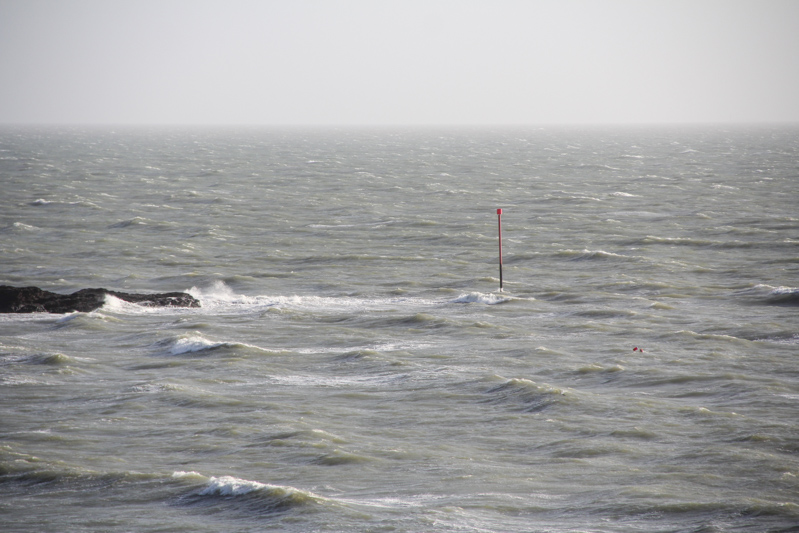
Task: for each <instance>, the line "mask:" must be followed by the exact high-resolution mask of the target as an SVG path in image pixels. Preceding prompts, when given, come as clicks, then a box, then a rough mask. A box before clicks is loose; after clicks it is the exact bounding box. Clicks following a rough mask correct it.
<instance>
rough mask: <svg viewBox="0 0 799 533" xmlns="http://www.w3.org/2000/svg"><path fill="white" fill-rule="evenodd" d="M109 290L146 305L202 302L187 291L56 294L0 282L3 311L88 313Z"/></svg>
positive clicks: (187, 305)
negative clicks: (0, 283)
mask: <svg viewBox="0 0 799 533" xmlns="http://www.w3.org/2000/svg"><path fill="white" fill-rule="evenodd" d="M107 294H110V295H111V296H115V297H116V298H119V299H120V300H125V301H126V302H131V303H135V304H139V305H143V306H146V307H200V302H199V301H197V299H195V298H194V297H193V296H191V295H190V294H186V293H185V292H166V293H159V294H130V293H127V292H117V291H109V290H108V289H81V290H79V291H77V292H73V293H72V294H57V293H54V292H50V291H44V290H42V289H40V288H38V287H10V286H8V285H0V313H72V312H74V311H81V312H84V313H88V312H89V311H94V310H95V309H97V308H99V307H102V305H103V304H104V303H105V296H106V295H107Z"/></svg>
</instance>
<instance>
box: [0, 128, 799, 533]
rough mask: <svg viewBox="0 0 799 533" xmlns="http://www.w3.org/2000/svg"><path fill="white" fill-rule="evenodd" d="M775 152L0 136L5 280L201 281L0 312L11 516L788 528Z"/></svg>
mask: <svg viewBox="0 0 799 533" xmlns="http://www.w3.org/2000/svg"><path fill="white" fill-rule="evenodd" d="M797 156H799V132H798V131H797V130H796V129H791V128H783V129H767V128H750V129H728V130H724V129H719V128H706V129H678V128H661V129H648V130H645V129H631V130H577V129H571V130H568V129H567V130H547V129H530V130H498V131H489V130H459V131H446V130H442V131H416V132H414V131H300V130H292V131H261V130H232V129H231V130H205V131H203V130H178V129H172V130H166V129H162V130H151V131H145V130H129V131H128V130H119V131H108V130H81V129H71V130H32V129H28V130H24V129H20V130H6V131H3V132H2V133H0V177H1V179H2V181H1V182H0V188H2V190H0V254H1V255H2V258H3V261H2V267H0V283H2V284H8V285H15V286H27V285H36V286H40V287H42V288H46V289H48V290H54V291H57V292H64V293H67V292H71V291H74V290H77V289H80V288H84V287H106V288H109V289H113V290H125V291H139V292H150V291H175V290H178V291H186V292H189V293H190V294H192V295H194V296H195V297H196V298H198V299H199V300H200V301H201V303H202V307H201V308H198V309H154V308H145V307H141V306H137V305H135V304H129V303H126V302H122V301H120V300H117V299H115V298H113V297H110V298H109V299H108V301H107V302H106V304H105V306H104V307H103V308H102V309H99V310H97V311H95V312H92V313H73V314H69V315H45V314H33V315H5V316H0V421H2V424H0V486H2V488H3V494H4V498H3V503H2V504H0V505H2V507H0V508H2V521H3V527H4V531H5V530H7V531H131V530H135V531H220V530H235V531H264V530H280V531H286V530H288V531H430V530H435V531H502V532H505V531H613V532H616V531H619V532H622V531H702V532H705V531H736V532H737V531H752V532H759V531H789V530H791V528H793V527H795V525H796V524H797V523H799V498H797V494H799V490H798V489H799V481H797V479H799V478H797V476H799V461H798V460H797V451H798V450H799V440H797V435H799V431H797V429H799V428H797V422H796V401H797V399H799V372H797V370H796V365H795V358H796V354H797V347H799V321H797V315H796V310H797V302H798V300H797V295H799V281H797V280H798V279H799V277H798V276H797V270H798V265H799V217H797V212H796V208H795V204H796V202H795V198H796V193H795V189H796V180H797V173H796V165H795V162H796V161H797V159H798V157H797ZM499 207H501V208H503V210H504V214H503V236H504V238H505V240H504V243H503V249H504V252H505V257H504V285H505V290H504V291H503V292H499V291H498V290H497V289H498V261H497V256H496V254H497V242H496V233H497V228H496V224H497V220H496V209H497V208H499ZM34 508H35V509H36V511H35V512H33V511H31V509H34Z"/></svg>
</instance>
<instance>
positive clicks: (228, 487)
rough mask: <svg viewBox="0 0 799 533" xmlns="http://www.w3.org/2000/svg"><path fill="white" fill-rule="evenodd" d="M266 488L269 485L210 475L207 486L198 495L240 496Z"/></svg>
mask: <svg viewBox="0 0 799 533" xmlns="http://www.w3.org/2000/svg"><path fill="white" fill-rule="evenodd" d="M267 488H270V486H269V485H265V484H264V483H258V482H257V481H249V480H246V479H239V478H237V477H233V476H222V477H211V479H210V481H209V482H208V486H207V487H205V489H203V490H202V492H200V495H201V496H212V495H218V496H241V495H243V494H249V493H251V492H255V491H258V490H262V489H267Z"/></svg>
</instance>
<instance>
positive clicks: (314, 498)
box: [172, 472, 330, 513]
mask: <svg viewBox="0 0 799 533" xmlns="http://www.w3.org/2000/svg"><path fill="white" fill-rule="evenodd" d="M172 478H173V479H176V480H180V481H182V482H189V483H192V482H193V483H199V486H198V487H196V488H194V489H192V490H191V492H189V493H188V494H185V495H184V496H182V497H181V498H180V501H181V503H183V504H185V505H201V506H209V505H217V504H225V503H229V502H233V503H235V504H238V506H240V507H241V506H243V507H244V508H246V509H249V510H251V511H254V512H259V513H263V512H265V513H281V512H287V511H290V510H292V509H302V508H306V507H309V506H315V505H319V504H326V503H329V502H330V500H329V499H328V498H325V497H323V496H319V495H318V494H315V493H313V492H311V491H307V490H302V489H298V488H295V487H291V486H285V485H270V484H267V483H260V482H258V481H250V480H247V479H241V478H237V477H234V476H220V477H214V476H212V477H205V476H203V475H202V474H200V473H198V472H174V473H173V474H172Z"/></svg>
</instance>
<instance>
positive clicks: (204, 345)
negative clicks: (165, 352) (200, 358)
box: [169, 335, 226, 355]
mask: <svg viewBox="0 0 799 533" xmlns="http://www.w3.org/2000/svg"><path fill="white" fill-rule="evenodd" d="M225 345H226V343H224V342H214V341H210V340H208V339H206V338H205V337H202V336H201V335H189V336H186V337H180V338H178V339H176V340H175V341H174V342H172V346H171V347H170V349H169V353H171V354H172V355H180V354H184V353H192V352H201V351H203V350H212V349H214V348H219V347H220V346H225Z"/></svg>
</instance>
